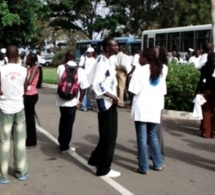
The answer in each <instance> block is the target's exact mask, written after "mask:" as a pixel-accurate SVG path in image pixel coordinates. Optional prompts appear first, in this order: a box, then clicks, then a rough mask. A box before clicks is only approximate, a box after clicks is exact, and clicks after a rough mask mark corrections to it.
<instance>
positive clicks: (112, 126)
mask: <svg viewBox="0 0 215 195" xmlns="http://www.w3.org/2000/svg"><path fill="white" fill-rule="evenodd" d="M98 123H99V142H98V144H97V146H96V148H95V150H94V151H93V152H92V154H91V157H90V159H89V161H88V163H89V164H90V165H92V166H96V168H97V173H96V175H98V176H102V175H106V174H107V173H108V172H109V171H110V169H111V163H112V160H113V155H114V150H115V146H116V138H117V126H118V114H117V105H115V104H114V105H112V106H111V107H110V108H109V109H108V110H107V111H104V112H99V113H98Z"/></svg>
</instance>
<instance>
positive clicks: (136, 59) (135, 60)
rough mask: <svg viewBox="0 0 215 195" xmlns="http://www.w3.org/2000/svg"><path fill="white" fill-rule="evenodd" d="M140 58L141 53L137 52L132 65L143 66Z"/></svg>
mask: <svg viewBox="0 0 215 195" xmlns="http://www.w3.org/2000/svg"><path fill="white" fill-rule="evenodd" d="M139 59H140V55H139V54H135V55H134V57H133V61H132V66H135V67H137V66H141V65H140V64H139Z"/></svg>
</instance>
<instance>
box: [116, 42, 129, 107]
mask: <svg viewBox="0 0 215 195" xmlns="http://www.w3.org/2000/svg"><path fill="white" fill-rule="evenodd" d="M116 58H117V66H116V78H117V82H118V86H117V95H118V97H119V104H118V107H120V108H125V104H124V94H125V87H126V76H127V63H128V57H127V55H126V54H124V48H123V47H122V46H121V47H120V48H119V53H118V54H117V55H116Z"/></svg>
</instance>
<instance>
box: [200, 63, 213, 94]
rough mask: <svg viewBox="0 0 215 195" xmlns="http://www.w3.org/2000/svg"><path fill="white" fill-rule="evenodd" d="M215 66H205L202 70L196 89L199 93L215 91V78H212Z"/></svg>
mask: <svg viewBox="0 0 215 195" xmlns="http://www.w3.org/2000/svg"><path fill="white" fill-rule="evenodd" d="M214 68H215V65H214V64H212V65H209V64H208V65H204V66H203V67H202V68H201V70H200V73H201V75H200V78H199V82H198V85H197V89H196V94H197V93H203V92H204V91H205V90H210V91H215V78H214V77H213V76H212V74H213V72H214Z"/></svg>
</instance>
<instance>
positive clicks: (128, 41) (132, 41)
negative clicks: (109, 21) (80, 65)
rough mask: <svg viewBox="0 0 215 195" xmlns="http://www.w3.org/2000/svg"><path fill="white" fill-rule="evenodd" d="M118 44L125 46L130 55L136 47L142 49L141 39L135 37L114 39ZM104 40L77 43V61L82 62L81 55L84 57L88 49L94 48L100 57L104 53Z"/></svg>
mask: <svg viewBox="0 0 215 195" xmlns="http://www.w3.org/2000/svg"><path fill="white" fill-rule="evenodd" d="M114 39H115V40H116V41H117V42H118V45H119V46H121V45H122V46H123V47H124V49H125V50H126V51H127V52H128V54H129V55H130V54H131V52H132V50H133V49H134V48H135V47H138V48H139V49H140V48H141V39H140V38H135V37H114ZM102 40H103V39H94V40H79V41H77V42H76V50H75V52H76V61H77V62H79V61H80V57H81V55H83V54H84V53H85V52H86V50H87V48H88V47H93V48H94V49H95V54H96V55H99V54H100V53H101V52H102V46H101V43H102Z"/></svg>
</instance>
